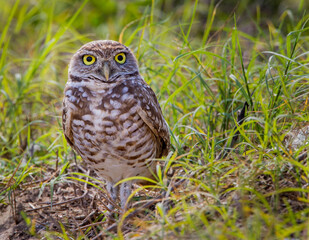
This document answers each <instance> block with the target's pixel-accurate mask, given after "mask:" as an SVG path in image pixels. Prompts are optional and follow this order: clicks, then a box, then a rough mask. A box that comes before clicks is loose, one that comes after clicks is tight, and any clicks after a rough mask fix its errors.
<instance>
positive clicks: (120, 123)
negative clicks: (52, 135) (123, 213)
mask: <svg viewBox="0 0 309 240" xmlns="http://www.w3.org/2000/svg"><path fill="white" fill-rule="evenodd" d="M142 87H143V86H142V84H138V83H134V82H133V81H128V80H126V81H117V83H109V84H108V86H104V85H102V86H101V85H100V86H98V85H96V86H94V85H91V83H89V82H86V83H85V82H83V81H80V82H68V83H67V85H66V88H65V99H64V110H63V115H64V117H63V121H64V124H63V125H64V132H65V135H66V137H67V139H69V140H70V141H69V142H71V143H70V144H71V145H72V147H73V148H74V149H75V150H76V151H77V152H78V153H79V154H80V155H81V157H82V158H83V160H84V161H85V162H86V163H87V164H88V165H89V167H90V168H92V169H94V170H95V171H96V172H97V173H98V174H99V175H101V176H102V177H103V178H105V179H106V180H108V181H110V182H114V183H116V182H118V181H119V180H121V179H124V178H127V177H132V176H146V177H150V176H151V175H152V173H151V172H152V171H153V168H154V162H152V161H151V159H154V158H157V157H159V154H160V153H159V150H158V149H159V148H160V144H159V143H158V141H157V139H156V136H155V135H154V134H153V132H152V131H151V129H150V128H149V126H148V125H147V124H146V123H145V122H144V121H143V119H142V118H141V116H140V115H139V113H138V108H140V106H142V105H143V104H145V103H143V102H140V101H139V100H138V98H136V92H138V91H139V90H138V88H142ZM149 169H151V170H149Z"/></svg>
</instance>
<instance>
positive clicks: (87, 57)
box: [83, 55, 96, 65]
mask: <svg viewBox="0 0 309 240" xmlns="http://www.w3.org/2000/svg"><path fill="white" fill-rule="evenodd" d="M95 60H96V59H95V57H94V56H92V55H84V56H83V62H84V64H86V65H91V64H94V62H95Z"/></svg>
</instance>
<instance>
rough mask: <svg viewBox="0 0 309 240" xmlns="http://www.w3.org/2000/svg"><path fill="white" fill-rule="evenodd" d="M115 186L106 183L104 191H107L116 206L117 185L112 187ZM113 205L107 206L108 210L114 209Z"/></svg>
mask: <svg viewBox="0 0 309 240" xmlns="http://www.w3.org/2000/svg"><path fill="white" fill-rule="evenodd" d="M114 185H115V184H114V183H112V182H107V184H106V190H107V191H108V193H109V195H110V196H111V198H112V200H113V202H114V203H115V204H114V205H116V200H117V197H118V192H119V185H117V186H114ZM114 205H113V204H110V203H109V204H108V208H109V209H110V210H113V209H114Z"/></svg>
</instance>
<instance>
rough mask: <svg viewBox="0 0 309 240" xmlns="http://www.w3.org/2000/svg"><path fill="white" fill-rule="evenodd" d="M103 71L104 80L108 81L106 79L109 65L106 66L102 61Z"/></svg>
mask: <svg viewBox="0 0 309 240" xmlns="http://www.w3.org/2000/svg"><path fill="white" fill-rule="evenodd" d="M103 72H104V76H105V80H106V81H108V79H109V66H108V64H107V63H104V66H103Z"/></svg>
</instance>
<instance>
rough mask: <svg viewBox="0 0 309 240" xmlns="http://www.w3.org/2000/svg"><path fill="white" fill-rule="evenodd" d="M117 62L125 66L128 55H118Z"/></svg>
mask: <svg viewBox="0 0 309 240" xmlns="http://www.w3.org/2000/svg"><path fill="white" fill-rule="evenodd" d="M115 61H116V62H117V63H120V64H124V63H125V62H126V55H125V54H124V53H118V54H117V55H116V56H115Z"/></svg>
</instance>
